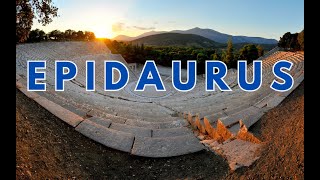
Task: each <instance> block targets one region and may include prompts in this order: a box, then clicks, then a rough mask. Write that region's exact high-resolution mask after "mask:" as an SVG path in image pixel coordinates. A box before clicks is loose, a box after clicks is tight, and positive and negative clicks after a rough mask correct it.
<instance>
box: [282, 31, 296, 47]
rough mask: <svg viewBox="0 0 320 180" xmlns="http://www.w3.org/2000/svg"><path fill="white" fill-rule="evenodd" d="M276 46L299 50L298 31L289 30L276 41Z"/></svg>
mask: <svg viewBox="0 0 320 180" xmlns="http://www.w3.org/2000/svg"><path fill="white" fill-rule="evenodd" d="M278 46H279V47H282V48H286V49H288V50H299V49H300V44H299V42H298V33H294V34H291V33H290V32H287V33H285V34H284V35H283V36H282V37H280V40H279V42H278Z"/></svg>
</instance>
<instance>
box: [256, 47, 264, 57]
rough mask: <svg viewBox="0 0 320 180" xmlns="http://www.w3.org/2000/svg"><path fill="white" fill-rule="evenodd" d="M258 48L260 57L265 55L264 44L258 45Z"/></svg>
mask: <svg viewBox="0 0 320 180" xmlns="http://www.w3.org/2000/svg"><path fill="white" fill-rule="evenodd" d="M257 49H258V57H261V56H263V55H264V49H263V47H262V46H260V45H258V46H257Z"/></svg>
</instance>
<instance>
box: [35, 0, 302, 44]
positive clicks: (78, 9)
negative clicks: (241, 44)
mask: <svg viewBox="0 0 320 180" xmlns="http://www.w3.org/2000/svg"><path fill="white" fill-rule="evenodd" d="M53 2H54V4H55V5H56V6H57V7H58V8H59V10H58V14H59V17H58V18H54V20H53V22H52V23H51V24H49V25H47V26H42V25H40V24H39V23H38V22H37V21H36V20H35V21H34V25H33V28H32V29H36V28H39V29H42V30H44V31H45V32H49V31H51V30H54V29H58V30H61V31H65V30H66V29H73V30H77V31H78V30H83V31H84V30H89V31H93V32H94V33H95V34H96V36H97V37H108V38H112V37H115V36H117V35H120V34H123V35H128V36H137V35H140V34H142V33H144V32H148V31H151V30H155V31H170V30H187V29H191V28H194V27H200V28H210V29H214V30H216V31H219V32H222V33H227V34H231V35H246V36H259V37H265V38H274V39H277V40H279V38H280V37H281V36H282V35H283V34H284V33H286V32H292V33H294V32H300V31H301V30H302V29H304V1H303V0H280V1H279V0H53Z"/></svg>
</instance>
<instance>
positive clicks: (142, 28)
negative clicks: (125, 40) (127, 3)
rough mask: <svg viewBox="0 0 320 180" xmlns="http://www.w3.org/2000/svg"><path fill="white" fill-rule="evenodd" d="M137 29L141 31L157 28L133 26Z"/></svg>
mask: <svg viewBox="0 0 320 180" xmlns="http://www.w3.org/2000/svg"><path fill="white" fill-rule="evenodd" d="M132 27H133V28H135V29H139V30H154V29H156V28H155V27H141V26H132Z"/></svg>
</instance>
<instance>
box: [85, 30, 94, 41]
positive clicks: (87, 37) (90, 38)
mask: <svg viewBox="0 0 320 180" xmlns="http://www.w3.org/2000/svg"><path fill="white" fill-rule="evenodd" d="M84 37H85V40H86V41H93V40H94V39H96V36H95V34H94V33H93V32H90V31H85V33H84Z"/></svg>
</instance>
